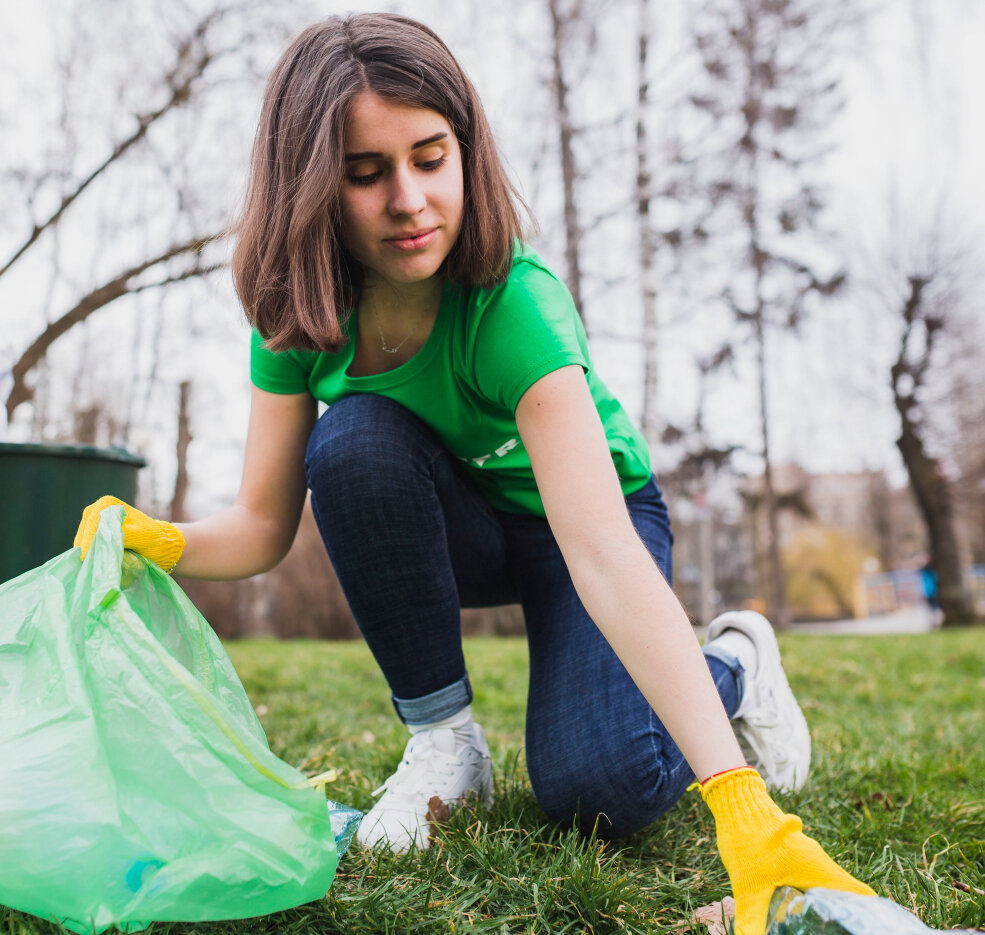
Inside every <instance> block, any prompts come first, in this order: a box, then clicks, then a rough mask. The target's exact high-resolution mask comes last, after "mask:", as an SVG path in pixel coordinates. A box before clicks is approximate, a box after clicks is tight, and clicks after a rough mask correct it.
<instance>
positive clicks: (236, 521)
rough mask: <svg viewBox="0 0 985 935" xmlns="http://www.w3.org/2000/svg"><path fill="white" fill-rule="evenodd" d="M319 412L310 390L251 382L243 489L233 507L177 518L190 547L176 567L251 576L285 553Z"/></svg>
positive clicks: (192, 572)
mask: <svg viewBox="0 0 985 935" xmlns="http://www.w3.org/2000/svg"><path fill="white" fill-rule="evenodd" d="M316 412H317V407H316V403H315V401H314V399H312V397H311V395H310V394H308V393H295V394H290V395H281V394H278V393H267V392H265V391H264V390H261V389H258V388H257V387H253V396H252V399H251V405H250V425H249V430H248V432H247V437H246V454H245V457H244V463H243V479H242V482H241V484H240V488H239V494H238V495H237V497H236V501H235V503H234V504H233V505H232V506H231V507H229V508H228V509H225V510H220V511H219V512H218V513H214V514H213V515H212V516H209V517H206V518H205V519H203V520H199V521H198V522H194V523H179V524H178V528H179V529H180V530H181V533H182V535H184V537H185V548H184V551H183V552H182V554H181V558H180V560H179V561H178V563H177V565H175V567H174V569H173V571H174V574H176V575H184V576H185V577H188V578H213V579H232V578H247V577H249V576H250V575H255V574H259V573H260V572H262V571H267V570H268V569H270V568H272V567H273V566H274V565H276V564H277V563H278V562H279V561H280V560H281V559H282V558H283V557H284V556H285V555H286V554H287V551H288V549H290V547H291V543H292V542H293V541H294V535H295V533H296V532H297V528H298V522H299V521H300V519H301V510H302V508H303V506H304V498H305V493H306V490H307V482H306V479H305V474H304V452H305V448H306V447H307V444H308V436H309V435H310V434H311V429H312V427H313V426H314V424H315V415H316Z"/></svg>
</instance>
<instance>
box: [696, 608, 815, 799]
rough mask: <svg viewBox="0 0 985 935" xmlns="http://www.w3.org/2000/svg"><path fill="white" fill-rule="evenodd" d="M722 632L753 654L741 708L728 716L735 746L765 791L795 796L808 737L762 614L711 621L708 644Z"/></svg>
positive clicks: (806, 762)
mask: <svg viewBox="0 0 985 935" xmlns="http://www.w3.org/2000/svg"><path fill="white" fill-rule="evenodd" d="M726 630H737V631H738V632H739V633H742V634H743V635H744V636H746V637H747V638H748V639H749V640H750V641H751V642H752V644H753V646H754V647H755V650H756V664H755V666H754V670H753V671H746V679H745V692H744V694H743V697H742V702H741V703H740V704H739V710H738V711H736V712H735V714H733V715H732V726H733V728H734V729H735V734H736V736H737V737H738V739H739V746H740V747H742V752H743V753H744V754H745V756H746V760H747V761H748V763H749V765H750V766H752V767H753V768H754V769H756V770H757V771H758V772H759V774H760V775H761V776H762V777H763V779H765V780H766V784H767V785H768V786H772V787H773V788H775V789H780V790H783V791H786V792H791V791H795V790H797V789H799V788H800V787H801V786H802V785H803V784H804V782H805V781H806V780H807V772H808V770H809V769H810V765H811V735H810V731H809V730H808V729H807V721H806V720H805V718H804V714H803V712H802V711H801V710H800V705H798V704H797V699H796V698H794V696H793V692H792V691H791V690H790V685H789V683H788V682H787V677H786V675H785V674H784V672H783V665H782V664H781V662H780V647H779V646H778V645H777V642H776V634H775V633H774V632H773V627H772V626H771V625H770V622H769V621H768V620H767V619H766V618H765V617H764V616H762V614H757V613H756V612H755V611H752V610H739V611H731V612H729V613H725V614H722V615H721V616H719V617H716V618H715V619H714V620H712V621H711V623H710V624H709V625H708V638H707V642H708V643H710V642H711V641H712V640H714V639H715V638H716V637H719V636H721V635H722V634H723V633H724V632H725V631H726Z"/></svg>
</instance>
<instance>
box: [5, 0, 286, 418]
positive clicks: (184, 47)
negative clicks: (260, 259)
mask: <svg viewBox="0 0 985 935" xmlns="http://www.w3.org/2000/svg"><path fill="white" fill-rule="evenodd" d="M255 7H256V4H255V2H254V0H238V2H233V0H219V2H217V3H214V4H212V5H211V6H207V7H206V8H205V9H204V10H203V9H202V8H201V7H199V9H198V10H197V11H193V10H192V9H191V8H190V7H188V6H186V5H180V6H175V7H171V8H168V9H167V10H163V9H162V10H160V11H158V12H155V13H153V14H147V15H148V16H151V17H152V18H154V17H156V20H155V22H153V23H148V22H146V21H141V25H140V28H142V29H145V30H147V29H150V30H151V32H154V30H155V29H156V35H155V36H154V39H155V41H156V45H154V47H153V51H151V49H150V48H149V46H148V44H147V43H146V42H140V43H136V44H135V45H130V44H127V40H124V39H122V38H121V37H123V36H127V37H128V38H129V35H130V34H129V32H128V29H127V28H126V27H129V26H130V25H132V24H130V23H129V22H123V23H119V24H118V25H119V28H118V29H116V30H114V29H105V30H102V31H101V33H100V34H99V36H98V41H99V42H100V43H102V45H101V46H100V48H99V54H98V55H97V53H96V45H95V43H96V36H95V35H94V34H85V35H83V33H85V30H75V31H72V32H71V33H70V34H69V35H70V36H71V40H70V42H69V44H68V45H67V46H66V45H64V44H60V43H59V41H58V36H59V35H60V34H59V30H60V28H61V27H60V25H59V24H60V23H61V22H62V21H63V19H65V18H67V19H69V20H71V19H72V17H71V16H69V15H68V13H67V12H66V17H64V18H63V17H57V18H54V19H52V20H51V21H50V24H49V26H50V29H51V30H52V32H53V33H54V34H55V36H56V41H55V42H54V43H53V47H54V48H56V49H57V50H59V51H58V52H57V53H56V55H57V56H58V61H59V63H60V64H59V66H58V67H57V68H55V69H54V73H55V74H56V75H57V74H61V75H62V76H63V81H62V85H61V87H60V88H58V89H55V88H53V87H51V86H49V87H48V88H47V89H46V90H45V93H47V94H48V95H49V96H54V95H56V94H60V95H61V99H62V104H61V107H60V110H61V119H60V121H59V122H58V126H57V128H54V127H53V128H51V131H52V135H51V139H52V141H53V142H52V146H51V147H50V152H48V151H45V152H44V153H42V154H41V155H42V157H43V158H51V160H52V161H51V162H49V163H45V162H43V161H38V160H34V161H32V162H25V163H24V165H23V166H20V165H18V164H17V162H16V161H15V160H16V159H17V158H19V157H18V155H17V154H16V153H14V152H11V153H10V156H9V158H7V159H5V160H4V164H0V180H2V181H4V182H5V183H6V188H7V190H8V191H9V192H10V193H11V194H13V195H14V196H15V197H19V198H20V199H21V200H22V203H21V204H15V206H14V207H15V209H16V210H13V211H11V212H10V215H9V217H11V218H14V219H16V218H27V219H28V223H29V224H30V227H29V229H28V230H27V231H26V233H24V234H23V235H21V236H20V237H19V238H17V239H16V240H15V239H13V236H11V240H13V242H12V243H11V244H10V246H9V248H8V247H4V246H2V244H0V251H3V252H6V254H7V256H6V259H4V260H0V264H2V265H0V281H2V282H0V285H2V287H3V288H5V289H11V290H15V291H14V292H13V293H8V295H10V294H16V295H18V301H17V304H16V308H17V310H18V312H19V319H18V325H19V327H18V329H17V333H19V334H23V333H24V329H23V322H24V321H25V320H32V319H34V320H37V321H38V327H37V330H36V331H35V333H34V335H33V336H28V340H27V341H26V342H24V343H22V344H21V345H20V346H19V347H16V346H14V348H13V349H14V358H15V359H14V362H13V367H12V371H13V372H12V382H11V383H10V386H9V392H7V393H5V398H4V404H5V409H6V413H7V415H8V418H9V417H12V416H13V415H14V413H15V410H17V409H18V408H19V407H20V406H22V405H23V404H24V403H27V402H30V401H32V400H34V399H35V397H36V395H37V392H36V390H37V386H38V381H37V380H33V381H32V376H35V375H36V374H37V373H40V372H41V371H40V370H39V368H40V367H41V365H42V364H43V362H44V360H45V358H46V355H47V354H48V352H49V350H50V348H51V347H52V345H54V344H55V343H56V342H62V339H63V338H64V336H65V335H66V334H67V333H69V332H74V330H75V329H76V328H77V326H79V325H80V324H82V323H83V322H86V321H88V320H89V319H90V317H91V316H93V315H94V313H96V312H97V311H100V310H102V309H104V308H106V307H107V306H110V305H113V306H114V307H122V306H124V305H127V303H126V302H121V301H120V300H126V299H127V298H128V297H132V296H135V295H137V294H139V293H142V292H145V291H146V290H149V289H168V288H174V287H177V286H178V284H180V283H188V282H189V281H191V280H195V279H200V278H202V277H206V276H208V275H209V274H210V273H212V272H213V271H215V270H217V269H219V268H221V267H222V266H223V265H224V264H223V257H222V252H221V250H220V249H219V248H218V247H217V246H216V245H217V244H218V243H219V242H220V241H221V240H222V239H223V238H224V237H225V227H226V219H227V218H228V216H229V214H230V210H231V207H232V205H231V204H229V203H228V202H226V203H219V202H218V201H217V200H216V198H215V197H214V196H213V194H212V192H213V190H214V188H215V186H214V185H213V186H210V185H209V184H208V182H207V181H206V178H207V177H208V173H209V172H212V171H213V169H212V168H211V166H214V165H215V161H214V160H209V159H203V158H202V154H201V153H196V152H194V151H193V150H194V147H195V146H197V145H198V144H199V142H200V141H201V140H203V139H204V138H206V137H208V136H209V134H208V133H201V132H200V133H198V134H194V133H192V132H190V127H191V126H192V124H193V123H194V122H195V121H197V120H199V119H201V120H203V121H206V120H211V121H215V122H216V123H217V124H218V125H217V126H216V128H215V129H216V131H217V132H221V121H224V120H228V119H229V108H228V106H227V107H226V108H225V113H222V114H221V115H220V116H217V114H218V113H219V112H218V111H217V110H216V108H215V105H214V104H213V103H212V100H213V99H214V98H215V97H216V96H217V95H216V93H215V92H216V90H217V89H222V90H223V91H224V92H225V93H228V91H229V90H230V86H231V85H232V83H233V82H237V81H239V82H243V81H245V82H247V83H252V85H253V87H256V85H257V83H258V82H257V78H256V75H255V74H253V71H254V66H253V63H252V60H251V55H252V49H253V47H255V46H256V45H257V44H258V43H266V42H271V41H273V42H276V41H277V40H278V39H279V38H281V37H283V35H284V34H285V32H286V31H288V29H290V28H291V27H289V26H287V25H286V24H284V23H282V24H281V25H280V28H279V29H277V28H275V27H274V28H271V23H270V19H269V17H266V16H263V15H262V14H259V13H258V11H257V10H256V9H255ZM88 12H89V13H91V17H93V18H96V19H98V18H99V16H101V15H102V14H106V15H107V16H109V6H108V5H103V4H101V3H100V2H99V0H95V7H94V8H93V7H91V6H90V8H89V11H88ZM142 15H143V14H141V13H140V12H139V11H137V10H135V9H131V8H127V11H126V13H125V14H124V15H123V16H116V14H114V17H115V18H114V19H110V20H108V21H107V22H109V23H114V22H116V21H117V20H127V19H128V17H131V16H132V17H134V18H135V20H139V19H140V17H141V16H142ZM46 22H47V21H46ZM264 29H267V30H269V31H268V33H267V34H266V35H263V36H261V34H262V33H263V30H264ZM137 48H139V50H140V51H139V52H138V51H136V49H137ZM124 61H128V62H129V65H128V67H127V68H126V69H125V70H123V69H121V68H120V65H121V64H122V63H123V62H124ZM86 62H89V64H90V66H91V65H92V63H93V62H98V63H99V66H100V67H105V68H106V70H107V73H106V75H101V76H100V78H101V79H102V80H105V79H106V78H107V76H117V77H118V80H119V81H120V83H121V84H120V90H119V92H118V98H119V104H118V105H117V110H116V111H115V112H114V111H113V110H112V107H111V106H107V103H106V102H108V101H110V100H114V97H113V94H112V93H105V91H104V93H103V95H102V96H101V97H100V96H98V95H95V94H92V93H90V91H87V90H86V89H89V88H90V86H91V85H92V84H93V81H91V80H90V76H89V74H87V73H86V70H85V69H86ZM87 94H88V97H87V96H86V95H87ZM209 108H212V110H211V112H210V111H209ZM206 115H207V116H206ZM80 139H84V140H85V143H86V145H85V146H82V145H79V144H78V141H79V140H80ZM100 140H102V142H101V143H99V142H98V141H100ZM246 148H247V144H246V141H245V140H244V145H243V147H242V149H243V151H244V152H245V151H246ZM100 149H101V150H102V152H101V153H100V152H99V150H100ZM59 152H62V153H64V154H66V155H64V156H63V157H62V158H61V162H58V161H57V160H58V158H59V157H58V153H59ZM192 164H194V166H195V167H196V168H195V170H194V172H192V171H191V170H190V169H189V167H190V166H191V165H192ZM195 173H197V177H193V175H194V174H195ZM135 192H136V194H137V196H136V197H135V194H134V193H135ZM7 233H8V234H10V235H13V231H12V230H11V229H10V228H8V232H7ZM87 254H88V258H89V261H88V262H87V257H86V255H87ZM49 258H50V259H49ZM92 258H94V260H95V261H93V259H92ZM46 264H47V269H46V268H45V266H46ZM15 274H16V275H15ZM32 276H33V277H34V278H33V280H32V279H31V277H32ZM18 277H19V279H20V282H19V283H16V284H15V283H14V280H15V279H16V278H18ZM26 281H33V282H40V283H42V284H43V287H42V288H41V289H38V290H37V293H35V292H34V291H33V290H27V289H25V287H24V285H23V284H24V282H26ZM25 298H26V299H27V301H26V302H25ZM14 307H15V305H14V303H13V302H12V301H10V299H9V298H8V300H7V301H5V302H4V303H3V304H2V305H0V321H2V319H3V318H4V316H5V315H7V314H9V313H10V312H11V311H12V309H13V308H14ZM128 307H129V308H135V307H136V305H135V304H134V303H130V305H129V306H128ZM25 313H27V314H25ZM8 333H13V331H11V332H8ZM88 350H89V352H90V353H92V354H93V355H94V357H93V360H90V361H87V363H88V364H89V365H90V366H91V365H92V364H93V363H94V362H95V361H96V359H97V358H98V352H99V348H98V347H95V346H90V347H89V348H88ZM43 369H45V371H46V372H47V373H48V374H49V377H50V378H53V379H57V380H59V381H61V382H62V383H64V382H65V381H67V380H70V379H71V375H70V374H69V373H66V372H65V371H64V369H56V370H50V369H48V368H43ZM73 395H74V394H73ZM38 409H39V407H38V406H37V405H36V406H35V416H37V415H38ZM34 421H35V422H37V421H38V419H37V418H35V419H34ZM42 421H43V418H42Z"/></svg>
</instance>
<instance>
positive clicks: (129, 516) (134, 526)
mask: <svg viewBox="0 0 985 935" xmlns="http://www.w3.org/2000/svg"><path fill="white" fill-rule="evenodd" d="M109 506H122V507H123V508H124V509H125V510H126V519H125V520H124V521H123V548H125V549H131V550H132V551H134V552H137V553H139V554H140V555H143V556H144V558H148V559H150V560H151V561H152V562H154V564H155V565H158V566H160V567H161V568H162V569H163V570H164V571H171V569H172V568H174V566H175V564H176V563H177V561H178V559H179V558H181V553H182V552H183V551H184V548H185V537H184V536H183V535H182V534H181V531H180V530H179V529H178V527H177V526H174V525H172V524H171V523H168V522H165V521H164V520H159V519H151V518H150V517H149V516H147V515H146V514H145V513H141V512H140V510H138V509H136V507H132V506H130V505H129V504H127V503H124V502H123V501H122V500H117V498H116V497H100V498H99V499H98V500H97V501H96V502H95V503H92V504H90V505H89V506H87V507H86V508H85V511H84V512H83V513H82V522H81V523H79V528H78V531H77V532H76V533H75V541H74V542H73V543H72V544H73V545H75V546H79V547H81V549H82V556H81V557H82V558H83V559H85V557H86V555H87V554H88V553H89V548H90V546H91V545H92V540H93V539H94V538H95V536H96V529H97V528H98V527H99V515H100V514H101V513H102V511H103V510H105V509H106V507H109Z"/></svg>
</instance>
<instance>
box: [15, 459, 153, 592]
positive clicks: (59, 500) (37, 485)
mask: <svg viewBox="0 0 985 935" xmlns="http://www.w3.org/2000/svg"><path fill="white" fill-rule="evenodd" d="M146 463H147V462H146V461H145V460H144V459H143V458H141V457H140V456H139V455H135V454H131V453H130V452H128V451H126V450H124V449H123V448H93V447H90V446H87V445H18V444H11V443H9V442H0V491H2V492H3V503H4V505H3V510H2V513H0V582H2V581H7V580H9V579H10V578H14V577H16V576H17V575H19V574H21V573H22V572H25V571H29V570H30V569H31V568H36V567H37V566H38V565H43V564H44V563H45V562H46V561H48V559H50V558H52V557H54V556H55V555H58V554H59V553H61V552H64V551H65V550H66V549H70V548H71V547H72V540H73V539H74V538H75V530H76V529H77V528H78V525H79V520H80V519H81V518H82V511H83V510H84V509H85V508H86V507H87V506H88V505H89V504H90V503H92V502H93V501H94V500H98V499H99V498H100V497H101V496H102V495H103V494H112V495H113V496H114V497H119V498H120V499H121V500H126V502H127V503H133V501H134V500H135V499H136V493H137V471H138V470H140V468H142V467H143V466H144V465H145V464H146Z"/></svg>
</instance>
